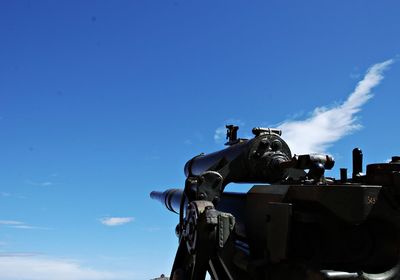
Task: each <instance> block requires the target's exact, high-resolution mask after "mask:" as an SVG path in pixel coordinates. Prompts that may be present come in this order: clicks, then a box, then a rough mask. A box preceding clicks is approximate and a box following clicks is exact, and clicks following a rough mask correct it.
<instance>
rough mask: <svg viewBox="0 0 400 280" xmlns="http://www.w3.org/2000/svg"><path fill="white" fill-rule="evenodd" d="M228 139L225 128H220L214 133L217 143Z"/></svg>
mask: <svg viewBox="0 0 400 280" xmlns="http://www.w3.org/2000/svg"><path fill="white" fill-rule="evenodd" d="M225 137H226V128H225V126H221V127H218V128H217V129H216V130H215V133H214V140H215V142H218V143H219V142H222V141H223V140H224V139H225Z"/></svg>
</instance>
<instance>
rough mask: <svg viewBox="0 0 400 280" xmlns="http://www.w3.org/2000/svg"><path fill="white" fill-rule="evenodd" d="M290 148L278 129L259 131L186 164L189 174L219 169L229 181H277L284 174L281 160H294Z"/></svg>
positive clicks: (186, 173) (186, 172)
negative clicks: (252, 135)
mask: <svg viewBox="0 0 400 280" xmlns="http://www.w3.org/2000/svg"><path fill="white" fill-rule="evenodd" d="M291 157H292V156H291V151H290V149H289V146H288V145H287V144H286V142H285V141H284V140H283V139H282V138H281V137H280V135H279V134H278V133H276V131H275V130H269V131H268V132H264V133H259V134H258V135H256V137H255V138H253V139H250V140H247V139H240V141H239V140H238V142H237V143H234V144H232V145H230V146H229V147H228V148H225V149H223V150H220V151H217V152H214V153H210V154H200V155H198V156H196V157H194V158H192V159H190V160H189V161H188V162H187V163H186V164H185V167H184V172H185V175H186V177H190V176H199V175H201V174H202V173H204V172H206V171H216V172H218V173H220V174H221V175H222V177H223V180H224V181H223V185H227V184H229V183H232V182H234V183H274V182H277V181H280V180H281V179H282V178H283V176H284V175H285V171H284V169H283V168H282V166H281V163H282V162H286V161H290V160H291Z"/></svg>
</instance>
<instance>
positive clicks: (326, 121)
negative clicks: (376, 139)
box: [279, 59, 394, 154]
mask: <svg viewBox="0 0 400 280" xmlns="http://www.w3.org/2000/svg"><path fill="white" fill-rule="evenodd" d="M393 62H394V60H393V59H389V60H386V61H384V62H382V63H377V64H375V65H373V66H372V67H371V68H369V69H368V71H367V73H366V74H365V76H364V78H363V79H362V80H361V81H359V82H358V84H357V86H356V88H355V90H354V91H353V92H352V93H351V94H350V95H349V97H348V98H347V100H346V101H344V102H343V103H342V104H339V105H337V106H335V107H332V108H329V109H328V108H326V107H318V108H316V109H314V111H313V112H312V114H311V117H309V118H308V119H305V120H296V121H292V120H289V121H285V122H283V123H282V124H281V125H280V126H279V128H280V129H282V132H283V138H284V139H285V141H287V142H288V144H289V146H290V148H291V150H292V152H293V153H296V154H306V153H323V152H326V149H327V148H328V147H329V146H330V145H331V144H332V143H334V142H335V141H337V140H339V139H341V138H342V137H343V136H345V135H347V134H349V133H352V132H353V131H355V130H357V129H359V128H360V127H361V126H360V124H358V123H357V117H356V114H357V113H358V112H359V111H360V110H361V107H362V105H364V104H365V103H366V102H367V101H368V100H369V99H370V98H371V97H372V93H371V90H372V89H373V88H374V87H376V86H377V85H379V83H380V82H381V81H382V79H383V71H384V70H386V69H387V68H388V66H389V65H391V64H392V63H393Z"/></svg>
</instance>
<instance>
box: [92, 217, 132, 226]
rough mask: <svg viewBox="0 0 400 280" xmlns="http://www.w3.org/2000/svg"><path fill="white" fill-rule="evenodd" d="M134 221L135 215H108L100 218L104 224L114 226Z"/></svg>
mask: <svg viewBox="0 0 400 280" xmlns="http://www.w3.org/2000/svg"><path fill="white" fill-rule="evenodd" d="M133 221H134V218H133V217H107V218H102V219H100V222H101V223H102V224H103V225H106V226H110V227H114V226H121V225H124V224H127V223H131V222H133Z"/></svg>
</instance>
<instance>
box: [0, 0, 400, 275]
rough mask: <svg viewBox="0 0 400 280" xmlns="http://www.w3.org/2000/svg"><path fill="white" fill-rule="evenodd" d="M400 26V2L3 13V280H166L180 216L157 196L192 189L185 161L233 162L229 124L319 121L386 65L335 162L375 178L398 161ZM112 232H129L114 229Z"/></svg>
mask: <svg viewBox="0 0 400 280" xmlns="http://www.w3.org/2000/svg"><path fill="white" fill-rule="evenodd" d="M399 11H400V2H399V1H397V0H393V1H390V0H388V1H372V0H334V1H333V0H327V1H321V0H310V1H282V0H279V1H278V0H276V1H270V0H268V1H267V0H264V1H222V0H221V1H215V0H213V1H209V0H202V1H189V0H188V1H178V0H176V1H168V0H163V1H162V0H158V1H155V0H146V1H145V0H142V1H139V0H134V1H34V0H31V1H11V0H3V1H1V2H0V166H1V172H0V174H1V175H0V274H1V275H2V279H4V280H16V279H18V280H24V279H26V280H29V279H33V278H32V277H34V276H36V277H37V278H35V279H43V280H47V279H61V280H62V279H65V280H72V279H73V280H83V279H85V280H88V279H118V280H127V279H137V280H141V279H149V278H151V277H155V276H159V275H160V274H161V273H166V274H168V273H169V271H170V267H171V264H172V261H173V257H174V254H175V249H176V246H177V239H176V237H175V235H174V228H175V225H176V223H177V216H176V215H174V214H172V213H169V212H167V211H166V210H164V209H163V208H162V207H161V205H159V204H157V203H156V202H155V201H151V200H150V198H149V192H150V191H151V190H153V189H157V190H163V189H166V188H169V187H180V186H182V185H183V182H184V175H183V165H184V164H185V162H186V161H187V160H188V159H189V158H191V157H193V156H194V155H196V154H198V153H200V152H211V151H214V150H216V149H219V148H222V147H223V146H222V143H221V141H218V129H219V128H220V127H221V126H223V125H224V124H225V123H227V122H232V121H233V122H235V123H237V124H240V125H241V128H240V130H239V135H242V136H244V135H249V134H250V131H251V128H252V127H253V126H278V125H280V124H282V123H287V122H293V121H296V120H297V121H299V120H300V121H302V120H306V119H309V118H312V117H313V116H315V114H316V111H314V110H315V108H320V107H323V106H325V107H326V108H327V109H326V110H329V109H332V108H336V107H338V106H340V104H342V102H344V101H345V100H346V99H347V98H348V97H349V95H350V94H351V93H352V92H353V91H354V89H355V87H356V85H357V83H358V82H359V81H360V80H362V79H363V78H364V74H365V73H366V72H367V71H368V69H369V68H370V67H371V66H373V65H374V64H376V63H381V62H383V61H387V60H388V59H394V61H393V63H392V65H391V66H390V67H388V68H387V69H386V70H385V71H384V73H383V76H384V79H383V80H382V81H381V82H380V84H379V85H377V86H376V87H375V88H373V93H374V97H373V98H372V99H370V100H369V101H368V102H367V103H366V104H363V106H362V107H360V108H361V111H359V112H358V113H357V114H355V115H352V121H353V122H352V124H353V125H354V124H359V125H361V126H362V128H359V129H356V130H354V131H353V130H352V131H351V132H352V133H350V134H348V133H347V135H345V134H346V133H342V134H341V135H339V136H340V137H339V138H338V139H339V140H338V141H336V143H334V144H333V145H332V146H330V147H328V148H326V152H328V153H330V154H332V155H334V156H335V157H336V161H337V163H336V168H337V170H338V168H339V167H345V166H347V167H350V154H351V150H352V148H354V147H355V146H359V147H361V148H362V149H363V151H364V154H365V160H366V161H367V162H376V161H378V162H382V161H385V160H387V159H388V158H390V157H391V156H392V155H395V154H399V153H400V151H399V150H398V138H399V129H398V128H399V127H398V121H397V117H398V101H399V94H400V92H399V90H400V81H399V77H400V65H398V63H397V62H396V60H397V58H398V54H399V50H400V17H399ZM313 112H314V113H313ZM316 129H317V130H318V127H316ZM339 132H340V131H339ZM339 134H340V133H339ZM283 136H285V131H284V132H283ZM321 137H323V136H321ZM215 138H217V141H216V140H215ZM303 138H304V137H303ZM302 141H307V139H305V140H302ZM294 152H295V151H294ZM337 170H335V171H333V172H332V174H334V175H335V174H337V173H338V172H337ZM234 189H235V188H234V187H232V188H231V190H234ZM113 217H114V218H115V217H120V218H121V217H122V218H127V220H126V222H127V223H124V224H121V225H115V226H109V225H106V224H104V223H102V221H103V222H105V221H107V220H105V219H107V218H113ZM129 219H130V220H129ZM112 221H114V222H115V220H111V222H110V223H112ZM122 222H123V221H121V223H122ZM32 267H39V268H43V269H42V270H40V269H39V272H38V271H36V272H33V271H31V269H32ZM35 273H36V274H35ZM32 275H33V276H32Z"/></svg>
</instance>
